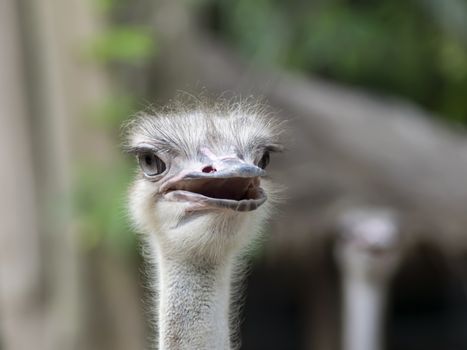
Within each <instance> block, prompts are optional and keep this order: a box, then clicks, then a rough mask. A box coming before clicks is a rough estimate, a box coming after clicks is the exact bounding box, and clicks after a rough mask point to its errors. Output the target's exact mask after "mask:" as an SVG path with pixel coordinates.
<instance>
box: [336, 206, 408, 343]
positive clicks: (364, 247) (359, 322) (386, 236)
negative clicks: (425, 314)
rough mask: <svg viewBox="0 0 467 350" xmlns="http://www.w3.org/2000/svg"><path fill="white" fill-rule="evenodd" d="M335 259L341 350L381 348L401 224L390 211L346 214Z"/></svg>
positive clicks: (397, 261)
mask: <svg viewBox="0 0 467 350" xmlns="http://www.w3.org/2000/svg"><path fill="white" fill-rule="evenodd" d="M338 221H339V222H338V226H339V233H340V236H339V239H338V241H337V247H336V258H337V262H338V265H339V267H340V270H341V275H342V288H343V337H342V349H343V350H381V349H383V347H384V346H383V343H384V342H383V321H384V314H385V306H386V297H387V293H388V289H389V286H388V284H389V283H390V280H391V278H392V276H393V274H394V272H395V270H396V268H397V267H398V265H399V264H400V261H401V258H402V244H401V234H400V227H399V226H400V223H399V220H398V218H397V216H396V215H395V214H394V213H393V211H391V210H389V209H379V208H373V209H370V208H367V209H363V208H360V209H352V210H348V211H346V212H345V213H344V214H343V215H342V216H341V217H340V219H339V220H338Z"/></svg>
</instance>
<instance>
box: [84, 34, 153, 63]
mask: <svg viewBox="0 0 467 350" xmlns="http://www.w3.org/2000/svg"><path fill="white" fill-rule="evenodd" d="M89 52H90V55H91V57H93V58H94V59H96V60H98V61H100V62H112V61H118V62H124V63H133V64H134V63H141V62H144V61H145V60H147V59H149V58H151V57H152V56H153V55H154V54H155V53H156V45H155V42H154V39H153V36H152V35H151V33H150V31H149V30H148V29H146V28H143V27H130V26H118V27H114V28H113V29H110V30H108V31H107V32H105V33H103V34H102V35H101V36H99V37H97V38H96V39H95V40H94V42H92V43H91V45H90V49H89Z"/></svg>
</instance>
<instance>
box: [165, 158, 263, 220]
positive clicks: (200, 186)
mask: <svg viewBox="0 0 467 350" xmlns="http://www.w3.org/2000/svg"><path fill="white" fill-rule="evenodd" d="M265 175H266V172H265V171H264V170H263V169H261V168H260V167H257V166H256V165H253V164H248V163H245V162H244V161H242V160H240V159H236V158H228V159H222V160H220V161H217V162H215V163H214V164H212V165H206V166H204V167H202V169H201V171H192V172H188V173H184V174H180V176H176V177H175V178H173V179H171V180H170V181H169V182H168V183H166V184H164V186H163V192H164V195H165V198H166V199H169V200H174V201H182V202H190V203H191V204H193V205H192V206H191V207H190V209H189V211H195V210H206V209H231V210H235V211H251V210H254V209H257V208H258V207H259V206H260V205H261V204H263V203H264V202H265V201H266V195H265V193H264V191H263V189H262V188H261V187H260V178H261V177H263V176H265Z"/></svg>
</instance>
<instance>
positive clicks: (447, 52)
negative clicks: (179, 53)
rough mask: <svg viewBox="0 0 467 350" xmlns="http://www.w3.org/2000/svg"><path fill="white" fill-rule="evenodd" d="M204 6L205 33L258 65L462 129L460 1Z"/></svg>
mask: <svg viewBox="0 0 467 350" xmlns="http://www.w3.org/2000/svg"><path fill="white" fill-rule="evenodd" d="M210 6H211V11H210V12H211V14H212V16H211V18H210V23H211V29H213V30H215V31H216V32H217V33H218V34H219V35H220V36H222V37H224V38H226V39H227V40H228V41H230V42H231V43H234V44H235V45H236V46H237V47H239V48H240V49H241V50H242V51H243V52H244V53H245V54H246V55H248V56H249V57H253V58H254V59H256V60H258V61H260V62H261V63H268V64H271V65H281V66H283V67H285V68H287V69H292V70H297V71H300V72H304V73H307V74H314V75H317V76H322V77H326V78H330V79H334V80H337V81H341V82H345V83H349V84H354V85H359V86H362V87H365V88H368V89H370V90H376V91H380V92H381V93H389V94H395V95H399V96H403V97H406V98H409V99H412V100H414V101H416V102H418V103H421V104H422V105H424V106H426V107H427V108H429V109H431V110H432V111H434V112H436V113H439V114H441V115H442V116H443V117H445V118H446V119H449V120H451V121H454V122H461V123H463V124H464V125H467V40H466V38H467V35H466V32H467V12H466V11H467V2H466V1H465V0H452V1H444V2H443V1H436V0H423V1H422V0H402V1H394V0H380V1H374V0H314V1H304V0H291V1H279V0H257V1H250V0H238V1H228V0H220V1H211V3H210ZM454 16H455V17H456V18H455V19H456V21H455V24H456V25H453V24H452V23H454V18H453V17H454ZM451 18H452V19H453V20H451Z"/></svg>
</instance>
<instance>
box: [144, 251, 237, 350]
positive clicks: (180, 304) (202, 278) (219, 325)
mask: <svg viewBox="0 0 467 350" xmlns="http://www.w3.org/2000/svg"><path fill="white" fill-rule="evenodd" d="M152 243H153V244H152V246H153V249H154V250H155V253H156V257H157V268H158V276H157V281H158V294H159V307H158V328H159V329H158V331H159V349H160V350H174V349H177V350H179V349H180V350H181V349H200V350H203V349H206V350H208V349H220V350H227V349H230V334H229V299H230V282H231V281H230V279H231V269H232V267H231V260H232V258H228V257H226V258H225V259H224V260H223V261H221V262H218V261H216V262H213V261H209V262H207V261H200V260H201V259H191V260H190V259H189V258H186V257H184V256H183V254H168V253H165V252H164V251H163V250H164V249H158V246H157V243H156V242H152Z"/></svg>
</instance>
